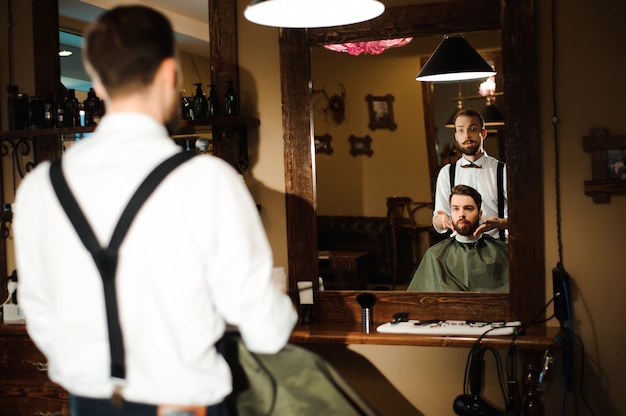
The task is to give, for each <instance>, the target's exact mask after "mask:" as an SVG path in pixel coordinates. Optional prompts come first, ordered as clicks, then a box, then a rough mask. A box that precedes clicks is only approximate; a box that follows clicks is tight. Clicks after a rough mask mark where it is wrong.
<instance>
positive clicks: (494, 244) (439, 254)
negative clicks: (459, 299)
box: [407, 185, 509, 292]
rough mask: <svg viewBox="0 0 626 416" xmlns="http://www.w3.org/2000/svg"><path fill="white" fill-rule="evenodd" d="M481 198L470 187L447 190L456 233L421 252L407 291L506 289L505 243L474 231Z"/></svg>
mask: <svg viewBox="0 0 626 416" xmlns="http://www.w3.org/2000/svg"><path fill="white" fill-rule="evenodd" d="M481 204H482V197H481V196H480V194H479V193H478V192H477V191H476V190H475V189H474V188H472V187H470V186H466V185H456V186H455V187H454V188H452V190H451V195H450V206H451V218H452V226H453V227H454V231H456V235H455V236H454V238H446V239H445V240H443V241H440V242H439V243H437V244H435V245H434V246H432V247H430V248H429V249H428V250H426V253H424V257H423V258H422V261H421V262H420V264H419V266H418V268H417V270H416V272H415V274H414V275H413V279H412V280H411V283H409V287H408V289H407V290H408V291H422V292H456V291H473V292H507V291H508V290H509V266H508V255H509V251H508V245H507V244H506V243H504V242H502V241H499V240H496V239H494V238H492V237H491V236H489V235H487V234H486V233H481V234H476V230H477V229H478V227H479V224H480V219H481V216H482V211H481Z"/></svg>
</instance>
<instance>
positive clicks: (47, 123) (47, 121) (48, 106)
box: [43, 95, 55, 129]
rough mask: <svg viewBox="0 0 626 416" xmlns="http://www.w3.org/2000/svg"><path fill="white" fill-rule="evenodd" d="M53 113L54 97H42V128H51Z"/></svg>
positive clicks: (53, 119) (52, 125)
mask: <svg viewBox="0 0 626 416" xmlns="http://www.w3.org/2000/svg"><path fill="white" fill-rule="evenodd" d="M54 122H55V114H54V99H53V98H52V96H51V95H48V96H46V97H45V98H44V104H43V128H45V129H51V128H53V127H54Z"/></svg>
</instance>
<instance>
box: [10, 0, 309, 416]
mask: <svg viewBox="0 0 626 416" xmlns="http://www.w3.org/2000/svg"><path fill="white" fill-rule="evenodd" d="M83 53H84V54H85V55H84V59H85V61H86V63H87V65H86V67H87V69H88V72H89V74H90V76H91V78H92V80H93V83H94V88H95V89H96V91H97V93H98V96H100V97H103V98H104V99H105V100H106V108H107V113H106V115H105V116H104V117H103V118H102V120H101V122H100V123H99V124H98V126H97V128H96V130H95V132H94V133H93V135H92V136H90V137H89V138H87V139H85V140H82V141H81V142H80V143H78V144H76V145H74V146H72V147H71V149H69V150H68V151H67V152H65V153H64V154H63V157H62V168H63V171H64V172H65V177H66V178H67V180H68V183H69V187H70V189H71V191H72V193H73V194H74V196H75V198H76V200H77V202H78V205H79V206H80V208H81V210H82V211H84V212H85V217H86V219H87V220H88V223H89V224H90V226H91V227H92V228H93V229H94V234H95V236H96V238H97V239H98V243H99V244H100V245H103V246H104V245H106V244H108V241H109V240H110V239H111V234H112V233H113V228H114V227H115V224H116V223H117V221H118V219H119V217H120V215H121V212H122V210H123V209H124V207H125V206H126V204H127V202H128V200H129V199H130V197H131V195H133V193H134V192H135V190H136V189H137V187H138V186H139V184H140V183H141V182H142V181H143V180H144V178H146V176H147V175H148V174H149V173H150V172H151V171H153V169H154V168H155V167H156V166H157V165H159V164H160V163H161V162H162V161H164V160H167V159H169V158H170V157H172V156H173V155H175V154H177V153H180V152H182V151H183V150H182V149H181V148H180V146H177V145H176V144H175V143H174V141H173V140H172V139H171V138H170V137H169V135H168V128H169V127H173V128H175V126H176V125H177V117H178V114H179V102H180V101H179V100H180V96H179V91H180V85H181V74H180V72H179V63H178V60H177V53H176V45H175V40H174V33H173V30H172V26H171V23H170V22H169V21H168V19H167V18H166V17H165V16H163V15H162V14H161V13H159V12H157V11H155V10H153V9H150V8H147V7H143V6H126V7H118V8H114V9H112V10H110V11H107V12H105V13H104V14H103V15H101V16H100V17H99V18H98V20H97V21H96V22H95V23H94V24H93V26H92V27H91V28H90V30H89V31H88V33H87V35H86V38H85V48H84V50H83ZM49 166H50V163H48V162H42V163H40V164H39V165H38V166H37V167H36V168H35V169H34V170H33V171H32V172H30V173H29V174H28V175H26V177H25V178H24V180H23V182H22V183H21V185H20V187H19V189H18V191H17V198H16V203H15V210H14V211H15V217H14V222H13V224H14V230H15V251H16V258H17V264H18V269H19V272H20V302H21V305H22V308H23V311H24V316H25V319H26V324H27V326H26V328H27V330H28V333H29V335H30V336H31V338H32V339H33V341H34V342H35V344H36V345H37V346H38V347H39V349H40V350H41V351H42V352H43V353H44V355H45V356H46V357H47V360H48V364H49V367H48V375H49V376H50V379H51V380H52V381H54V382H56V383H58V384H60V385H61V386H63V387H64V388H65V389H67V390H68V391H69V392H70V414H71V415H72V416H101V415H107V416H109V415H117V416H131V415H132V416H135V415H157V414H158V415H179V414H184V415H211V416H225V415H229V414H231V412H230V409H229V406H228V404H227V402H226V401H225V398H226V397H227V396H228V395H229V394H230V392H231V391H232V389H233V384H232V378H231V372H230V369H229V365H228V363H227V362H226V360H225V359H224V357H223V356H222V355H221V354H220V352H218V350H217V348H216V343H218V341H219V340H220V339H221V338H222V336H223V335H224V333H225V331H226V327H227V324H230V325H233V326H236V327H237V328H238V330H239V333H240V334H241V338H242V340H243V342H244V343H245V345H246V347H247V348H248V349H250V350H251V351H253V352H258V353H266V354H273V353H276V352H278V351H280V350H281V349H282V348H283V347H284V346H285V345H286V343H287V342H288V340H289V336H290V334H291V331H292V329H293V326H294V325H295V322H296V320H297V314H296V312H295V309H294V307H293V304H292V302H291V299H290V298H289V297H288V296H287V295H286V294H284V293H282V292H281V291H280V290H279V289H278V288H277V287H276V286H275V285H274V283H273V282H272V280H271V270H272V262H273V258H272V252H271V247H270V245H269V242H268V240H267V236H266V235H265V231H264V229H263V225H262V223H261V220H260V217H259V215H258V211H257V208H256V206H255V204H254V201H253V199H252V197H251V196H250V194H249V193H248V190H247V189H246V187H245V185H244V183H243V181H242V180H241V178H240V176H239V175H238V174H237V172H236V171H235V170H234V169H233V168H232V167H231V166H230V165H229V164H228V163H226V162H225V161H223V160H221V159H218V158H217V157H214V156H210V155H199V156H196V157H194V158H193V159H191V160H188V161H187V162H186V163H185V164H183V165H181V166H179V167H177V168H176V169H175V170H174V171H172V172H171V173H170V175H169V176H167V177H166V178H165V179H164V180H163V181H162V182H161V183H160V184H159V186H158V188H157V189H156V190H155V191H154V192H153V193H152V194H151V195H150V197H149V199H147V200H146V202H145V204H144V205H143V206H142V207H141V210H140V211H139V212H138V213H137V217H136V218H134V221H133V222H132V225H131V227H130V228H129V230H128V234H127V235H126V236H125V239H124V241H123V243H122V245H121V246H120V249H119V262H118V263H117V268H116V270H115V282H116V290H114V291H113V292H114V293H117V296H116V297H117V304H118V306H119V307H118V308H117V309H118V311H119V312H118V314H117V315H119V323H120V327H121V333H122V335H123V348H122V350H123V351H124V354H123V358H125V369H126V371H125V374H123V377H112V373H113V371H112V370H111V366H110V365H109V363H111V362H112V357H113V355H114V354H113V352H110V351H109V349H110V345H109V334H108V332H107V314H106V313H105V310H106V309H105V295H104V290H103V284H102V279H101V276H100V274H99V273H98V268H97V267H96V264H95V262H94V259H93V258H92V257H91V255H90V254H89V252H88V251H87V250H86V248H85V246H84V245H83V243H82V242H81V240H80V238H79V237H78V234H77V233H76V232H75V230H74V229H72V224H71V223H70V221H69V220H68V217H67V215H66V214H65V213H64V212H63V209H62V207H61V205H60V203H59V201H58V200H57V198H56V196H55V192H54V190H53V188H52V184H51V181H50V177H49ZM198 213H201V214H202V215H201V217H202V221H197V214H198ZM109 293H110V292H109ZM111 303H112V302H111ZM111 303H110V304H111ZM114 333H117V332H114ZM116 338H117V337H116ZM122 362H124V360H122ZM113 367H115V369H117V367H122V366H113ZM113 375H114V374H113ZM124 376H125V377H124Z"/></svg>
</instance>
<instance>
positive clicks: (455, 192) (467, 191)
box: [450, 185, 483, 209]
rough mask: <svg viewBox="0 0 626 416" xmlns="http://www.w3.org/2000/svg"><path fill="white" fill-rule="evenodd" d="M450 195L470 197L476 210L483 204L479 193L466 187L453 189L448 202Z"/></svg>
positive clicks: (457, 186) (459, 186)
mask: <svg viewBox="0 0 626 416" xmlns="http://www.w3.org/2000/svg"><path fill="white" fill-rule="evenodd" d="M452 195H465V196H469V197H472V199H473V200H474V202H475V203H476V208H478V209H480V206H481V205H482V203H483V197H482V196H480V193H479V192H478V191H477V190H476V189H474V188H472V187H471V186H467V185H456V186H455V187H454V188H452V189H451V190H450V201H452Z"/></svg>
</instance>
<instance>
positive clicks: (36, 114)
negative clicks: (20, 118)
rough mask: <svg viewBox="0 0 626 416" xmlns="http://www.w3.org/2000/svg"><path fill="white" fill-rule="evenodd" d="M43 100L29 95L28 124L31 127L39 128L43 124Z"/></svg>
mask: <svg viewBox="0 0 626 416" xmlns="http://www.w3.org/2000/svg"><path fill="white" fill-rule="evenodd" d="M44 114H45V101H44V99H43V98H40V97H30V124H29V126H28V127H29V128H31V129H40V128H43V126H44V123H43V121H44Z"/></svg>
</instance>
